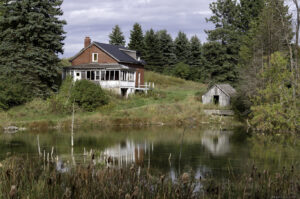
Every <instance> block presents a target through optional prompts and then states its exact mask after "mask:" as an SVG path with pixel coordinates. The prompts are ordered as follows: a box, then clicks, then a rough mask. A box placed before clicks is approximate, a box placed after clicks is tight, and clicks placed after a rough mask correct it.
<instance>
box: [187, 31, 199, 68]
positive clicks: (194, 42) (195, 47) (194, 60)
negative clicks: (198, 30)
mask: <svg viewBox="0 0 300 199" xmlns="http://www.w3.org/2000/svg"><path fill="white" fill-rule="evenodd" d="M190 44H191V56H190V61H189V65H190V66H191V67H199V66H200V65H201V60H202V53H201V51H202V45H201V42H200V40H199V38H198V37H197V36H196V35H195V36H193V37H192V38H191V41H190Z"/></svg>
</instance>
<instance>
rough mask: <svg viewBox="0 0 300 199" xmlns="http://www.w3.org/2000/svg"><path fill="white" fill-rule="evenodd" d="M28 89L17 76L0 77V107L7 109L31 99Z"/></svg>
mask: <svg viewBox="0 0 300 199" xmlns="http://www.w3.org/2000/svg"><path fill="white" fill-rule="evenodd" d="M29 90H30V89H28V87H27V86H24V84H22V83H21V81H19V79H17V78H10V77H8V78H0V109H3V110H8V109H9V108H11V107H13V106H17V105H21V104H24V103H26V102H27V101H29V100H30V99H31V96H30V95H29V93H31V94H32V92H29Z"/></svg>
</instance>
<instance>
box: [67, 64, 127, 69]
mask: <svg viewBox="0 0 300 199" xmlns="http://www.w3.org/2000/svg"><path fill="white" fill-rule="evenodd" d="M64 69H129V68H128V67H127V66H123V65H121V64H98V63H90V64H80V65H77V66H67V67H64ZM131 69H132V68H131Z"/></svg>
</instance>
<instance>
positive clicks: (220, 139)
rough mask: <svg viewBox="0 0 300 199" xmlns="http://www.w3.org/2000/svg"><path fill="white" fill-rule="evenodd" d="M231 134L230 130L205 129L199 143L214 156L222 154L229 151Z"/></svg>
mask: <svg viewBox="0 0 300 199" xmlns="http://www.w3.org/2000/svg"><path fill="white" fill-rule="evenodd" d="M231 135H232V131H222V130H218V131H216V130H206V131H204V133H203V136H202V138H201V144H202V145H203V146H205V148H206V149H207V150H208V151H209V152H210V153H211V154H213V155H214V156H223V155H226V154H227V153H229V152H230V142H229V138H230V136H231Z"/></svg>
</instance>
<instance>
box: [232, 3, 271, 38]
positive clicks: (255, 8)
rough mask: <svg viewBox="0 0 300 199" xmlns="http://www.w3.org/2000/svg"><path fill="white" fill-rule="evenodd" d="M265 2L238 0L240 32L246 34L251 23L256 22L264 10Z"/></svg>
mask: <svg viewBox="0 0 300 199" xmlns="http://www.w3.org/2000/svg"><path fill="white" fill-rule="evenodd" d="M264 2H265V0H240V22H239V25H238V26H239V28H240V29H241V30H242V32H245V33H246V32H248V31H249V29H250V28H251V23H252V22H253V21H256V20H257V19H258V17H259V15H260V13H261V11H262V9H263V8H264Z"/></svg>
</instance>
